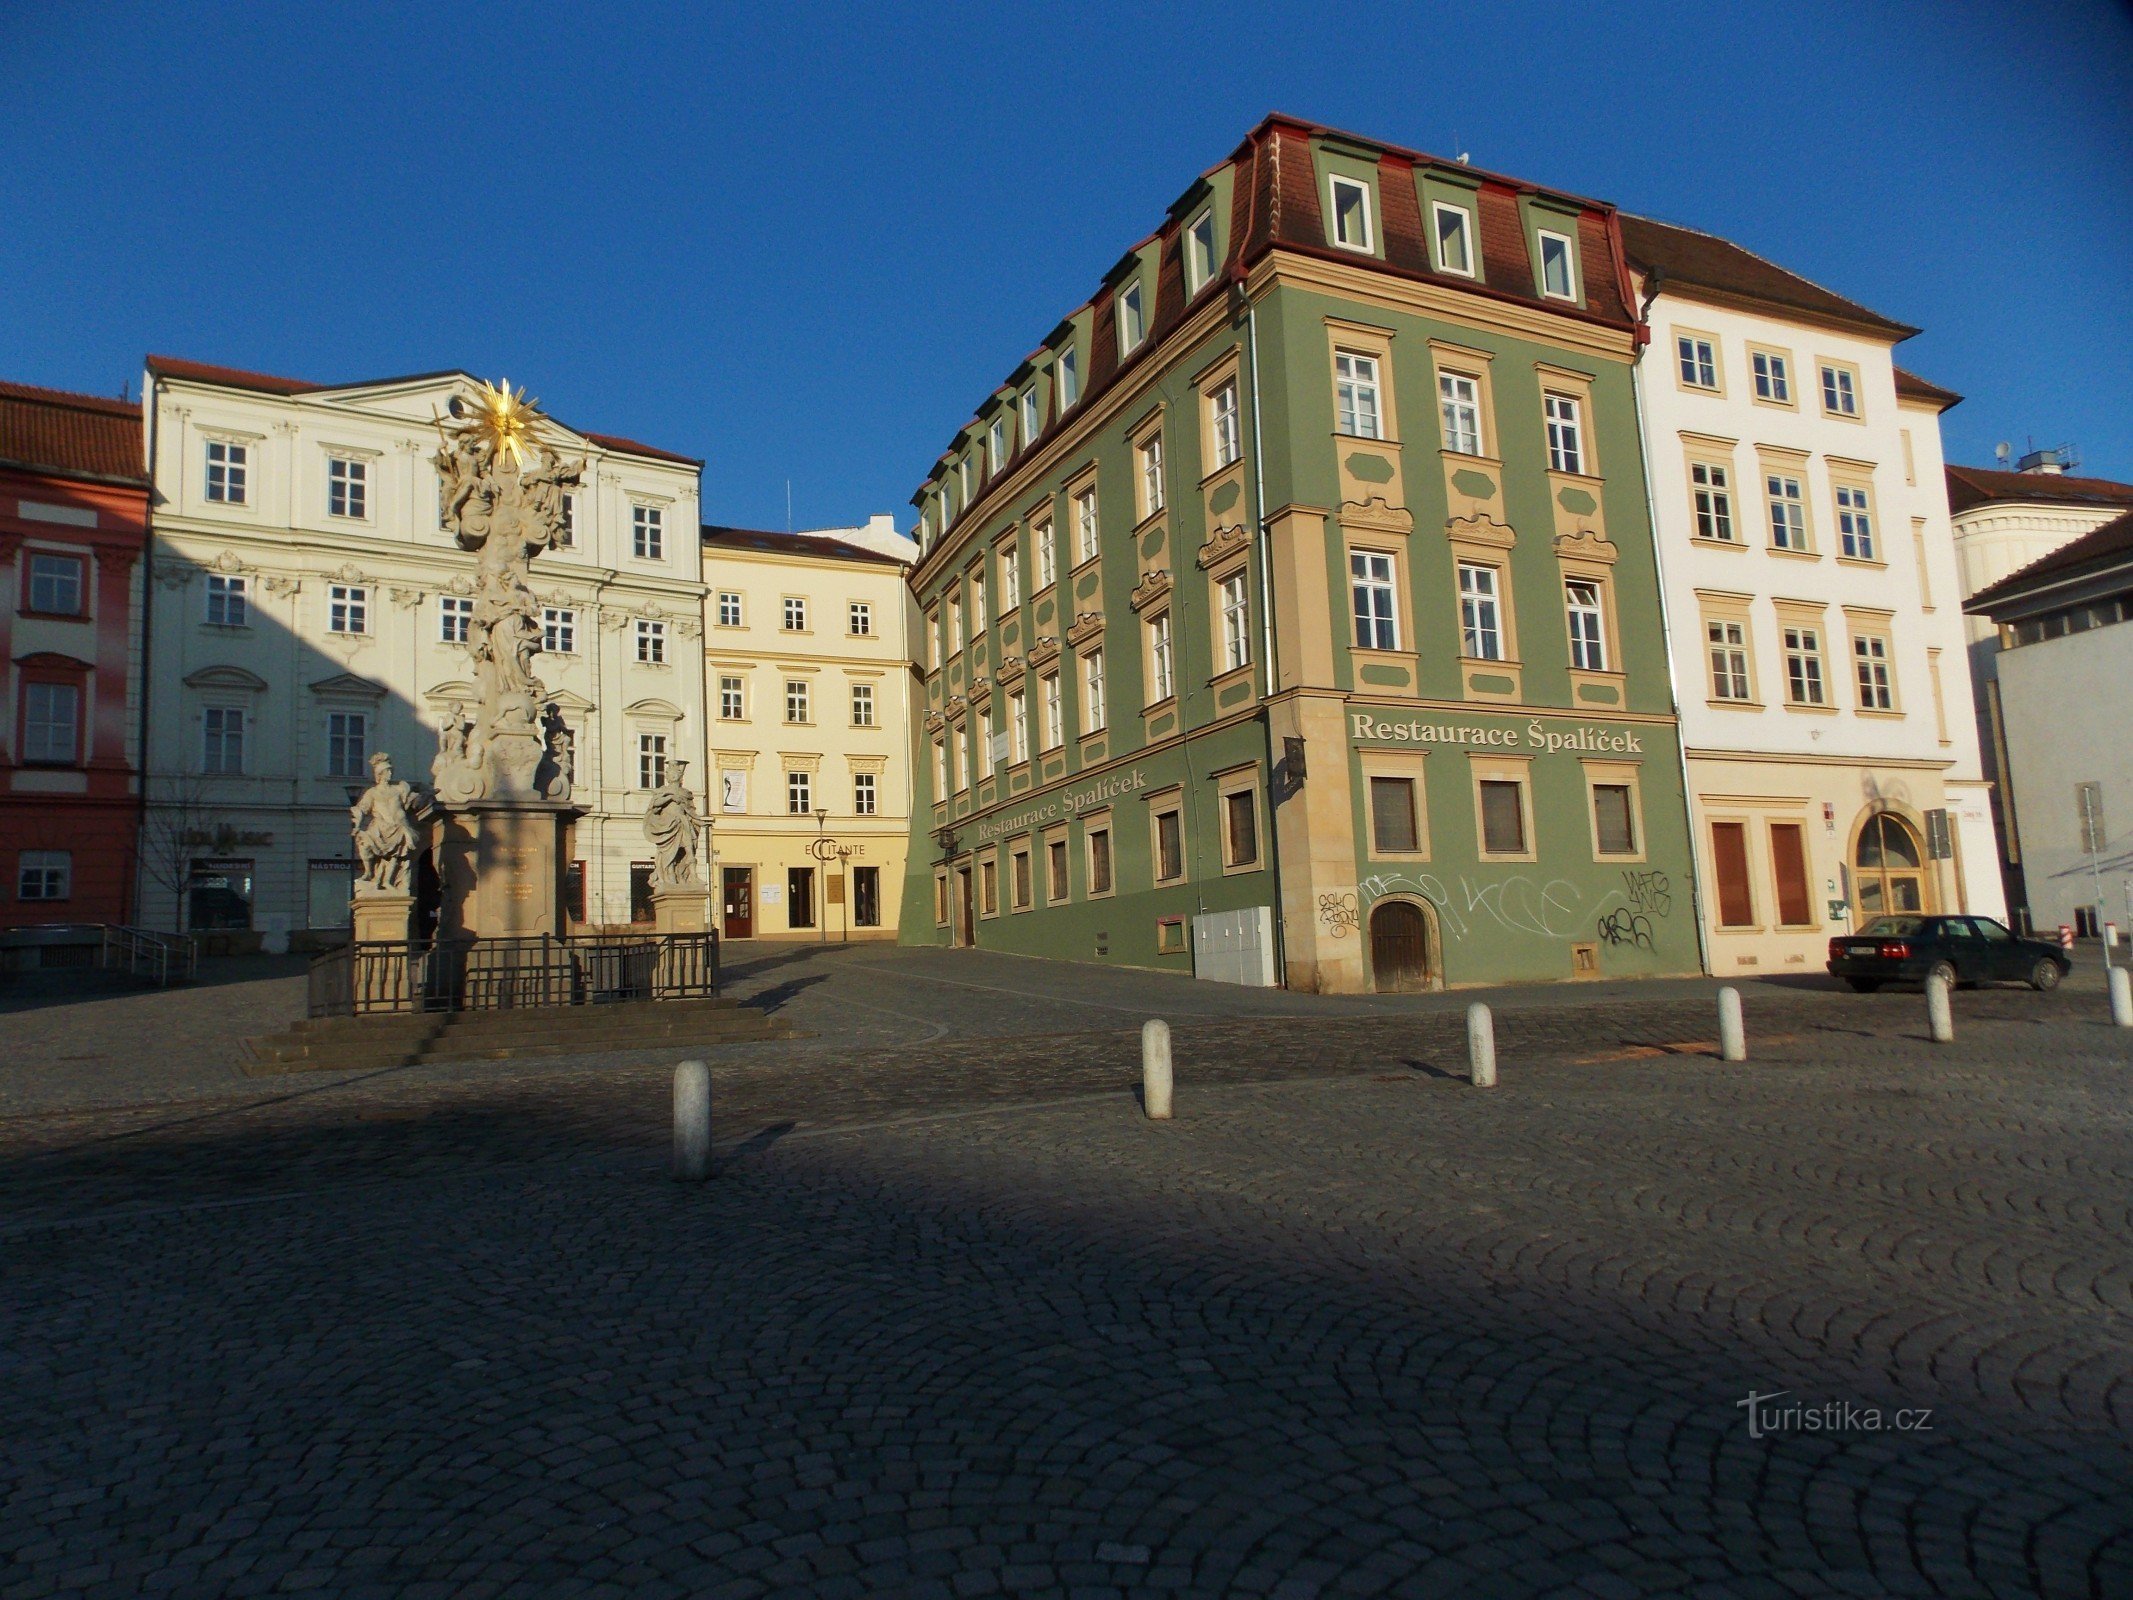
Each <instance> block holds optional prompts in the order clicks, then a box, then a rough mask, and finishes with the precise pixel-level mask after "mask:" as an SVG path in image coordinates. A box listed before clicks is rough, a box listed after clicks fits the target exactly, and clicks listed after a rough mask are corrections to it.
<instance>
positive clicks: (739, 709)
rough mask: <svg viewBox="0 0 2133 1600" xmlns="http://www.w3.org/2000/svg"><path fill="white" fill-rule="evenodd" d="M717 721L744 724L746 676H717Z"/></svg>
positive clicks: (745, 714)
mask: <svg viewBox="0 0 2133 1600" xmlns="http://www.w3.org/2000/svg"><path fill="white" fill-rule="evenodd" d="M718 720H719V721H721V722H746V721H747V720H748V677H747V674H745V673H740V672H722V673H720V674H719V675H718Z"/></svg>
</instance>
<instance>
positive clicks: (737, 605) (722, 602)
mask: <svg viewBox="0 0 2133 1600" xmlns="http://www.w3.org/2000/svg"><path fill="white" fill-rule="evenodd" d="M729 601H730V602H731V604H728V602H729ZM746 615H747V612H746V611H745V610H744V609H743V608H742V603H741V592H740V590H738V589H721V590H719V592H718V625H719V626H720V627H721V628H738V627H740V626H741V619H742V618H743V617H745V616H746Z"/></svg>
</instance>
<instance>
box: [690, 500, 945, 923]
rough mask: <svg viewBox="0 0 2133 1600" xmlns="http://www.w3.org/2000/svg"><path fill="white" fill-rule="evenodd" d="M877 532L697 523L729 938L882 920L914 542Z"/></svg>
mask: <svg viewBox="0 0 2133 1600" xmlns="http://www.w3.org/2000/svg"><path fill="white" fill-rule="evenodd" d="M838 531H853V532H857V531H859V530H838ZM873 531H874V532H876V533H877V534H885V535H886V539H877V540H874V541H870V542H873V543H877V544H880V545H881V548H880V549H869V548H864V547H862V546H860V545H858V544H856V543H851V542H847V541H846V540H844V539H841V538H838V537H835V535H834V533H825V532H815V533H804V534H793V533H763V532H757V531H755V530H752V529H747V528H723V527H706V528H704V530H703V559H704V577H705V581H706V583H707V584H708V586H709V593H708V595H707V597H706V599H705V611H704V673H705V683H706V686H707V693H708V703H709V709H710V720H709V723H708V725H707V726H708V733H707V737H708V740H709V747H710V761H709V765H708V767H707V769H706V770H707V771H708V773H709V775H710V776H709V780H708V781H709V786H710V791H711V820H712V829H711V843H710V861H711V872H712V879H713V882H712V889H713V892H714V893H715V895H716V896H717V913H716V914H717V916H718V919H719V921H718V927H719V930H720V932H721V933H723V934H724V935H725V936H726V937H727V938H729V939H814V940H825V941H826V940H832V939H837V940H849V939H889V938H894V937H895V936H896V930H897V925H898V921H899V916H900V912H901V909H902V901H903V881H904V856H905V846H906V842H907V839H908V836H909V832H910V825H911V780H910V758H909V738H908V735H907V733H906V728H907V726H908V724H909V721H910V716H911V706H912V692H911V633H912V630H911V625H910V614H911V597H910V591H909V589H908V588H906V586H905V584H904V572H905V570H906V568H907V567H908V565H909V561H910V557H912V556H915V555H916V554H917V547H916V546H915V545H911V544H910V543H909V542H908V541H903V542H902V545H901V546H899V545H897V544H895V543H890V542H887V541H892V540H896V539H899V538H900V536H898V535H896V534H895V533H894V531H893V529H888V530H882V529H878V528H877V529H874V530H873Z"/></svg>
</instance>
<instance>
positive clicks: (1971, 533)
mask: <svg viewBox="0 0 2133 1600" xmlns="http://www.w3.org/2000/svg"><path fill="white" fill-rule="evenodd" d="M2061 460H2062V453H2061V452H2059V451H2056V450H2040V451H2036V452H2034V453H2033V454H2032V455H2030V456H2027V457H2025V458H2024V461H2023V465H2022V466H2021V467H2019V468H2018V469H2017V470H2015V471H2012V472H2006V471H2000V470H1998V469H1995V468H1990V467H1957V466H1951V467H1949V468H1948V469H1947V479H1948V509H1949V513H1950V515H1951V518H1952V520H1953V524H1954V528H1955V558H1956V564H1957V574H1958V580H1959V582H1960V583H1961V585H1962V593H1963V598H1964V599H1965V600H1969V599H1970V598H1971V597H1973V596H1975V595H1977V594H1980V593H1982V592H1983V591H1985V590H1986V589H1989V588H1991V587H1992V586H1993V585H1994V584H1996V583H1998V582H1999V581H2000V580H2001V579H2003V578H2007V577H2011V576H2012V575H2013V574H2015V573H2017V572H2019V571H2021V570H2022V569H2023V568H2025V567H2027V566H2028V565H2029V564H2030V563H2031V562H2034V561H2037V560H2040V559H2041V558H2043V557H2044V556H2047V555H2050V554H2051V553H2052V552H2053V551H2054V550H2058V549H2061V548H2063V547H2064V546H2066V545H2069V544H2071V543H2073V542H2074V540H2076V539H2078V538H2080V537H2081V536H2082V535H2083V534H2085V533H2088V532H2090V531H2091V530H2093V529H2095V528H2099V527H2101V526H2102V525H2103V524H2104V523H2106V522H2109V521H2111V520H2113V519H2114V518H2116V517H2119V516H2123V515H2124V514H2125V513H2126V512H2127V511H2128V510H2129V509H2133V484H2127V483H2114V482H2112V481H2111V480H2110V479H2108V478H2080V477H2075V476H2073V475H2072V474H2070V473H2067V472H2065V471H2063V470H2062V468H2061ZM1964 625H1965V627H1966V629H1967V630H1968V637H1967V641H1966V648H1967V652H1968V659H1969V664H1970V683H1971V692H1972V694H1973V696H1974V698H1975V700H1976V704H1977V728H1978V748H1979V751H1980V753H1981V755H1982V756H1983V758H1984V770H1985V775H1986V777H1987V778H1989V779H1990V780H1991V781H1992V824H1993V837H1994V842H1995V844H1996V846H1997V848H1998V850H1999V857H2000V877H2001V882H2002V884H2003V885H2004V887H2005V890H2006V894H2007V904H2008V907H2009V909H2010V910H2011V911H2012V912H2013V913H2014V915H2015V916H2016V917H2017V918H2020V917H2022V916H2023V915H2025V910H2024V908H2025V906H2026V904H2027V902H2028V898H2029V891H2028V884H2027V874H2026V873H2025V871H2024V869H2023V864H2022V836H2021V829H2020V827H2019V826H2018V823H2019V819H2018V818H2017V817H2016V815H2015V813H2014V806H2015V804H2016V801H2015V795H2014V781H2013V777H2012V774H2011V772H2010V770H2009V765H2008V750H2007V716H2006V708H2005V707H2004V706H2003V705H2002V703H2001V697H2000V685H1999V656H2000V630H1999V629H1998V628H1996V627H1994V626H1993V624H1992V622H1991V619H1990V618H1988V617H1984V616H1969V617H1966V618H1964Z"/></svg>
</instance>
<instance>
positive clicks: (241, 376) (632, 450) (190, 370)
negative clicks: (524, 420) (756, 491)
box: [148, 355, 703, 467]
mask: <svg viewBox="0 0 2133 1600" xmlns="http://www.w3.org/2000/svg"><path fill="white" fill-rule="evenodd" d="M148 370H149V371H150V372H152V373H154V374H155V375H156V376H157V377H160V378H182V379H185V380H187V381H188V382H192V383H206V384H213V385H215V386H216V387H218V388H223V389H249V390H251V391H252V392H253V393H255V394H273V395H281V396H283V397H285V398H287V397H293V396H296V395H318V394H339V393H345V392H346V391H349V390H352V389H384V388H391V387H395V386H397V385H401V384H410V383H430V382H435V381H438V380H440V379H444V378H465V379H466V380H467V381H468V382H470V383H471V382H474V381H476V380H475V379H474V377H473V375H472V374H470V373H469V372H468V371H467V370H466V369H465V368H464V367H444V368H440V369H439V370H438V371H436V372H410V373H405V374H403V375H401V376H399V377H392V378H365V379H363V380H362V381H361V382H359V383H311V382H308V381H307V380H305V379H302V378H277V377H274V376H272V375H270V374H268V373H264V372H248V371H246V370H245V369H244V368H242V367H218V366H215V365H213V364H211V363H209V362H205V361H186V360H183V359H181V358H179V357H177V356H153V355H152V356H150V357H149V358H148ZM550 420H551V421H554V422H557V423H561V425H562V426H563V427H566V428H570V431H571V432H572V433H575V434H577V435H578V436H579V437H580V438H582V439H589V440H591V441H592V442H593V443H594V444H596V445H598V446H600V448H601V449H603V450H612V451H615V452H616V453H618V454H621V455H631V456H644V457H646V458H647V459H649V460H653V461H672V462H676V463H678V464H679V465H681V466H685V467H701V466H702V465H703V462H702V461H701V460H699V459H698V458H697V457H695V456H685V455H680V454H677V453H676V452H674V451H672V450H662V449H660V448H659V447H658V446H657V445H649V444H643V443H640V442H639V441H637V440H635V439H625V438H623V437H622V436H621V435H620V434H614V433H593V432H591V431H590V430H588V429H585V428H571V427H570V424H569V423H567V422H563V419H562V418H560V417H551V418H550Z"/></svg>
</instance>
